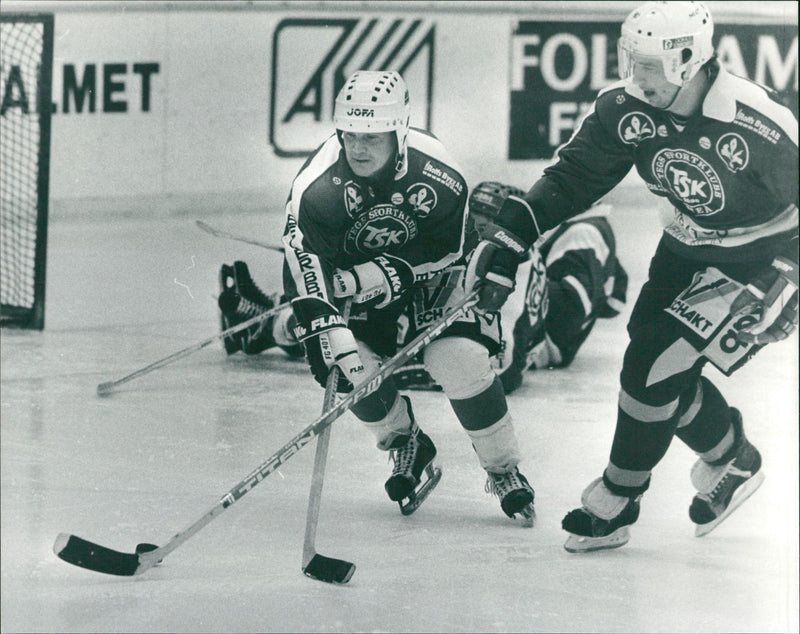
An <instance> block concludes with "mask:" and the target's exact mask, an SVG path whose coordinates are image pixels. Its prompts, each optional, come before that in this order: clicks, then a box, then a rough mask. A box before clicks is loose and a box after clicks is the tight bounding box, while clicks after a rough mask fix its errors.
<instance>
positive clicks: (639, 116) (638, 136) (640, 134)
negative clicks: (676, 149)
mask: <svg viewBox="0 0 800 634" xmlns="http://www.w3.org/2000/svg"><path fill="white" fill-rule="evenodd" d="M617 133H618V134H619V138H620V139H622V142H623V143H627V144H628V145H639V143H641V142H642V141H644V140H646V139H652V138H653V137H655V135H656V125H655V123H653V120H652V119H651V118H650V117H648V116H647V115H646V114H644V113H643V112H629V113H628V114H626V115H625V116H624V117H622V119H620V121H619V125H618V126H617Z"/></svg>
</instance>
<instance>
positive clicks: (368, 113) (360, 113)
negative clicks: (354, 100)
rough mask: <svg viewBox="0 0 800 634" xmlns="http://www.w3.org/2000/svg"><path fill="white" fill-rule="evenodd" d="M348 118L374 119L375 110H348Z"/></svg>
mask: <svg viewBox="0 0 800 634" xmlns="http://www.w3.org/2000/svg"><path fill="white" fill-rule="evenodd" d="M347 116H348V117H374V116H375V110H374V109H373V108H350V110H348V111H347Z"/></svg>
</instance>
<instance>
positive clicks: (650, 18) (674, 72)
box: [617, 2, 714, 86]
mask: <svg viewBox="0 0 800 634" xmlns="http://www.w3.org/2000/svg"><path fill="white" fill-rule="evenodd" d="M713 35H714V22H713V21H712V19H711V13H710V12H709V10H708V8H706V5H705V4H703V3H702V2H646V3H645V4H643V5H641V6H640V7H638V8H636V9H634V10H633V11H632V12H631V13H630V15H628V17H627V18H625V21H624V22H623V23H622V32H621V36H620V38H619V40H618V42H617V54H618V58H619V76H620V78H621V79H625V80H630V79H631V78H632V77H633V66H634V64H633V61H634V60H633V56H634V55H645V56H648V57H654V58H660V59H661V61H662V64H663V66H664V75H665V76H666V78H667V80H668V81H669V82H670V83H673V84H675V85H677V86H685V85H686V83H687V82H688V81H689V80H690V79H691V78H692V77H694V76H695V75H696V74H697V71H698V70H700V67H701V66H702V65H703V64H705V63H706V62H707V61H708V60H709V59H711V57H712V56H713V55H714V45H713V44H712V43H711V38H712V36H713Z"/></svg>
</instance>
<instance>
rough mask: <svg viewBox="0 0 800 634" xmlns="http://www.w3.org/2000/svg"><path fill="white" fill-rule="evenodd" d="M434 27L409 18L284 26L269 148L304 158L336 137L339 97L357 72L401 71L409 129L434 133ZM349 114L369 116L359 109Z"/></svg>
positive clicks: (277, 49) (276, 44) (277, 36)
mask: <svg viewBox="0 0 800 634" xmlns="http://www.w3.org/2000/svg"><path fill="white" fill-rule="evenodd" d="M435 35H436V27H435V25H434V24H433V22H432V21H431V20H426V19H412V18H397V19H393V18H387V17H376V18H337V19H333V18H331V19H325V18H319V19H300V18H287V19H285V20H282V21H281V22H280V23H279V24H278V26H277V27H276V29H275V32H274V34H273V40H272V86H271V103H270V122H269V130H270V132H269V134H270V139H269V140H270V143H271V145H272V146H273V147H274V148H275V153H276V154H277V155H278V156H284V157H290V156H306V155H308V154H309V153H310V152H312V151H313V150H314V149H315V148H316V147H317V146H319V144H320V143H322V141H324V140H325V139H326V138H327V137H328V136H330V134H332V133H333V130H334V128H333V107H334V102H335V100H336V95H337V94H338V92H339V90H340V89H341V88H342V86H343V85H344V83H345V81H347V78H348V77H349V76H350V75H351V74H352V73H353V72H355V71H356V70H362V69H363V70H396V71H398V72H399V73H400V74H401V75H402V76H403V79H405V81H406V84H407V85H408V90H409V93H410V95H411V125H412V126H415V127H418V128H424V129H430V128H431V123H432V122H431V104H432V102H433V94H432V91H433V59H434V44H435ZM349 114H350V115H351V116H358V117H364V118H369V117H372V116H374V112H373V111H372V110H371V109H369V108H359V109H356V110H355V111H353V112H351V113H349Z"/></svg>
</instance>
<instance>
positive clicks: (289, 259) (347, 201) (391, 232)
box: [283, 128, 467, 303]
mask: <svg viewBox="0 0 800 634" xmlns="http://www.w3.org/2000/svg"><path fill="white" fill-rule="evenodd" d="M407 152H408V155H407V156H408V161H407V166H406V169H405V170H404V171H403V172H401V173H397V172H396V171H395V170H394V166H390V168H389V169H388V170H387V171H386V172H387V173H385V174H383V176H381V177H379V178H378V179H376V180H373V179H364V178H360V177H358V176H356V175H355V174H354V173H353V171H352V170H351V169H350V166H349V165H348V163H347V160H346V158H345V153H344V150H343V149H342V147H341V144H340V143H339V140H338V138H337V137H336V135H332V136H331V137H330V138H328V139H327V140H326V141H325V142H324V143H323V144H322V145H321V146H320V147H319V148H318V149H317V150H316V151H315V152H314V153H313V154H312V155H311V156H310V157H309V159H308V160H307V161H306V163H305V164H304V165H303V167H302V168H301V170H300V172H299V173H298V174H297V176H296V177H295V179H294V181H293V183H292V189H291V193H290V195H289V198H288V201H287V203H286V222H285V226H284V236H283V243H284V246H285V258H284V291H285V293H286V295H287V296H288V297H289V298H290V299H291V298H293V297H297V296H303V295H316V296H319V297H322V298H323V299H326V300H327V301H330V302H331V303H333V291H332V288H331V286H330V284H331V276H332V273H333V270H334V269H335V268H341V269H348V268H351V267H352V266H354V265H355V264H360V263H363V262H366V261H367V260H370V259H372V258H374V257H375V256H378V255H380V254H383V253H389V254H391V255H394V256H396V257H400V258H403V259H404V260H405V261H406V262H408V263H409V264H410V265H411V266H412V268H413V269H414V273H415V274H416V277H417V279H418V280H421V279H426V278H428V277H432V276H434V275H435V274H437V273H438V272H440V271H443V270H445V269H446V268H448V267H449V266H450V265H452V264H453V263H454V262H456V261H457V260H459V259H460V258H462V256H463V254H464V240H465V225H466V213H465V207H466V201H467V185H466V182H465V180H464V177H463V176H462V172H461V170H460V169H459V168H458V167H457V166H456V165H455V163H454V161H453V159H452V158H451V157H450V155H449V154H448V152H447V151H446V149H445V148H444V146H443V145H442V144H441V142H439V140H438V139H436V138H435V137H434V136H432V135H430V134H428V133H426V132H423V131H421V130H417V129H414V128H412V129H411V130H410V131H409V135H408V149H407Z"/></svg>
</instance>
